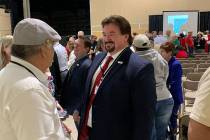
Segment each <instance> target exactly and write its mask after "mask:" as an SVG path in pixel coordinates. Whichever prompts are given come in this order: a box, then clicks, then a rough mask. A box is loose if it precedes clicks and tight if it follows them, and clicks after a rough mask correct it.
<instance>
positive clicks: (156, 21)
mask: <svg viewBox="0 0 210 140" xmlns="http://www.w3.org/2000/svg"><path fill="white" fill-rule="evenodd" d="M152 31H157V32H158V31H163V15H150V16H149V32H152Z"/></svg>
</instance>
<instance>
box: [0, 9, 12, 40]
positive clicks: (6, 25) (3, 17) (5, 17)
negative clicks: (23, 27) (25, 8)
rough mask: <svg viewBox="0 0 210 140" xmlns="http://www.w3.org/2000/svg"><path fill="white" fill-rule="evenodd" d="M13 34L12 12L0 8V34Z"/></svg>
mask: <svg viewBox="0 0 210 140" xmlns="http://www.w3.org/2000/svg"><path fill="white" fill-rule="evenodd" d="M8 34H11V22H10V14H8V13H5V12H4V9H0V36H3V35H8Z"/></svg>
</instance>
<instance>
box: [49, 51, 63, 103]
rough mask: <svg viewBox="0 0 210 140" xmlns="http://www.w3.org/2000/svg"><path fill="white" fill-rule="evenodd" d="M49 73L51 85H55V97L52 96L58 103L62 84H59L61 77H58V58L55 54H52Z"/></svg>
mask: <svg viewBox="0 0 210 140" xmlns="http://www.w3.org/2000/svg"><path fill="white" fill-rule="evenodd" d="M50 72H51V75H52V76H53V83H54V85H55V95H54V96H55V99H56V100H57V101H60V96H61V89H62V84H61V75H60V69H59V63H58V57H57V54H56V52H54V57H53V63H52V65H51V67H50Z"/></svg>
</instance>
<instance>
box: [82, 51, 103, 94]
mask: <svg viewBox="0 0 210 140" xmlns="http://www.w3.org/2000/svg"><path fill="white" fill-rule="evenodd" d="M104 57H106V53H103V54H101V56H100V57H95V60H94V62H93V63H92V66H91V68H90V70H89V74H88V77H87V82H86V83H87V84H88V86H87V87H88V90H86V91H88V92H89V93H90V90H91V89H90V88H91V83H92V79H93V76H94V74H95V72H96V70H97V68H98V67H99V65H100V64H101V62H102V60H103V59H104Z"/></svg>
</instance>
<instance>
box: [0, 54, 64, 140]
mask: <svg viewBox="0 0 210 140" xmlns="http://www.w3.org/2000/svg"><path fill="white" fill-rule="evenodd" d="M12 61H14V62H16V63H18V64H20V65H22V66H20V65H17V64H14V63H11V62H10V63H9V64H8V65H7V66H6V67H5V68H4V69H2V70H1V71H0V81H1V82H0V140H64V139H66V138H65V136H64V133H63V130H62V126H61V123H60V119H59V117H58V113H57V109H56V104H55V100H54V98H53V97H52V95H51V94H50V92H49V90H48V88H47V83H48V81H47V75H45V74H44V73H43V72H41V71H40V70H39V69H37V68H36V67H35V66H33V65H31V64H30V63H28V62H26V61H24V60H22V59H19V58H16V57H12ZM23 66H25V67H26V68H27V69H28V70H27V69H26V68H24V67H23ZM29 71H31V72H29ZM32 73H33V74H34V75H35V76H34V75H33V74H32Z"/></svg>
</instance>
